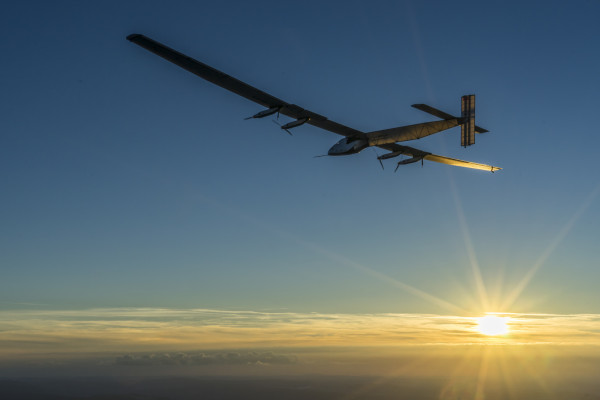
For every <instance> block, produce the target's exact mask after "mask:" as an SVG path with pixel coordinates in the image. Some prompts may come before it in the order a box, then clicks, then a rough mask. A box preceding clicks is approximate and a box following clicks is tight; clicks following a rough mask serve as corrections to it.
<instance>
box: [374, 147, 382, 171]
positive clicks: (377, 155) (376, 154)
mask: <svg viewBox="0 0 600 400" xmlns="http://www.w3.org/2000/svg"><path fill="white" fill-rule="evenodd" d="M371 148H372V149H373V152H375V156H376V157H377V161H379V165H381V169H382V170H384V171H385V167H384V166H383V162H382V161H381V158H380V157H379V154H378V153H377V150H375V148H374V147H371Z"/></svg>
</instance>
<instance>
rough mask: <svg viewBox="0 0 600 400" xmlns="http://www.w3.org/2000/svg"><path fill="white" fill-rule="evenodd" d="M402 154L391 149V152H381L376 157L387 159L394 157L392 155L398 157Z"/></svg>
mask: <svg viewBox="0 0 600 400" xmlns="http://www.w3.org/2000/svg"><path fill="white" fill-rule="evenodd" d="M400 155H402V152H401V151H392V152H391V153H387V154H382V155H380V156H379V157H377V159H378V160H387V159H388V158H394V157H398V156H400Z"/></svg>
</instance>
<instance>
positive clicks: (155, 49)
mask: <svg viewBox="0 0 600 400" xmlns="http://www.w3.org/2000/svg"><path fill="white" fill-rule="evenodd" d="M127 40H129V41H130V42H133V43H135V44H137V45H138V46H141V47H143V48H145V49H146V50H148V51H150V52H152V53H154V54H156V55H158V56H160V57H162V58H164V59H166V60H168V61H170V62H172V63H173V64H176V65H178V66H180V67H181V68H183V69H185V70H187V71H189V72H191V73H193V74H195V75H197V76H199V77H201V78H203V79H205V80H207V81H209V82H211V83H214V84H215V85H217V86H220V87H222V88H223V89H227V90H229V91H230V92H233V93H235V94H237V95H239V96H242V97H245V98H246V99H248V100H251V101H253V102H255V103H258V104H260V105H261V106H264V107H267V108H273V107H277V108H279V112H280V113H281V114H283V115H286V116H288V117H291V118H295V119H302V118H308V120H307V122H306V123H308V124H310V125H313V126H316V127H318V128H321V129H324V130H326V131H329V132H333V133H336V134H338V135H342V136H347V137H360V136H364V135H365V133H364V132H361V131H359V130H357V129H353V128H350V127H347V126H345V125H342V124H340V123H337V122H334V121H331V120H329V119H327V118H326V117H324V116H322V115H319V114H317V113H314V112H312V111H309V110H306V109H304V108H302V107H299V106H297V105H295V104H290V103H287V102H285V101H283V100H281V99H279V98H277V97H275V96H272V95H270V94H268V93H266V92H263V91H262V90H259V89H257V88H255V87H253V86H250V85H248V84H247V83H244V82H242V81H240V80H238V79H236V78H234V77H232V76H230V75H227V74H225V73H223V72H221V71H219V70H217V69H215V68H213V67H211V66H208V65H206V64H204V63H202V62H200V61H197V60H195V59H193V58H191V57H188V56H186V55H185V54H182V53H180V52H178V51H176V50H173V49H171V48H170V47H167V46H165V45H163V44H162V43H159V42H157V41H155V40H152V39H150V38H148V37H146V36H144V35H141V34H138V33H134V34H131V35H129V36H127ZM423 106H424V105H423ZM413 107H414V106H413ZM425 107H427V108H428V109H427V110H424V109H423V108H425ZM425 107H417V108H420V109H423V111H426V112H430V113H432V112H431V110H435V109H433V107H429V106H425ZM435 111H436V112H438V113H442V112H441V111H439V110H435ZM444 114H445V113H444ZM434 115H436V114H434ZM436 116H439V117H441V118H443V119H446V118H444V117H446V116H447V117H451V115H449V114H447V115H444V116H441V115H436ZM378 147H380V148H382V149H386V150H390V151H394V152H401V154H404V155H409V156H412V157H420V158H422V159H425V160H430V161H436V162H439V163H443V164H448V165H455V166H459V167H466V168H474V169H480V170H484V171H492V172H494V171H497V170H499V169H501V168H498V167H493V166H490V165H485V164H478V163H474V162H470V161H463V160H458V159H454V158H450V157H444V156H438V155H436V154H432V153H428V152H425V151H422V150H419V149H415V148H413V147H409V146H402V145H399V144H386V145H381V146H378Z"/></svg>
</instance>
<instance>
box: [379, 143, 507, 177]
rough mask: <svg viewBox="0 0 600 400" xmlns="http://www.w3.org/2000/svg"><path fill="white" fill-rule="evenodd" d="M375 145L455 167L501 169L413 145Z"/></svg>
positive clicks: (486, 169)
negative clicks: (440, 154)
mask: <svg viewBox="0 0 600 400" xmlns="http://www.w3.org/2000/svg"><path fill="white" fill-rule="evenodd" d="M377 147H380V148H382V149H385V150H389V151H394V152H396V151H397V152H401V154H403V155H406V156H410V157H422V158H423V159H425V160H429V161H435V162H439V163H442V164H448V165H454V166H457V167H465V168H473V169H480V170H483V171H491V172H494V171H498V170H501V169H502V168H500V167H494V166H491V165H486V164H479V163H475V162H471V161H463V160H459V159H456V158H450V157H444V156H438V155H437V154H432V153H429V152H426V151H423V150H419V149H415V148H414V147H409V146H402V145H399V144H395V143H393V144H384V145H381V146H377Z"/></svg>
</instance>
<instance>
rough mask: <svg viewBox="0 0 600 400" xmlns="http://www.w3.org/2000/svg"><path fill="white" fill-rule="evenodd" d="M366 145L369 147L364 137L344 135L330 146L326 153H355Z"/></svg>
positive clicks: (339, 154)
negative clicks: (357, 137)
mask: <svg viewBox="0 0 600 400" xmlns="http://www.w3.org/2000/svg"><path fill="white" fill-rule="evenodd" d="M367 147H369V142H368V141H367V140H365V139H353V138H350V137H345V138H343V139H341V140H340V141H338V142H337V143H336V144H334V145H333V146H331V148H330V149H329V151H328V152H327V155H330V156H346V155H349V154H356V153H358V152H359V151H361V150H363V149H366V148H367Z"/></svg>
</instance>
